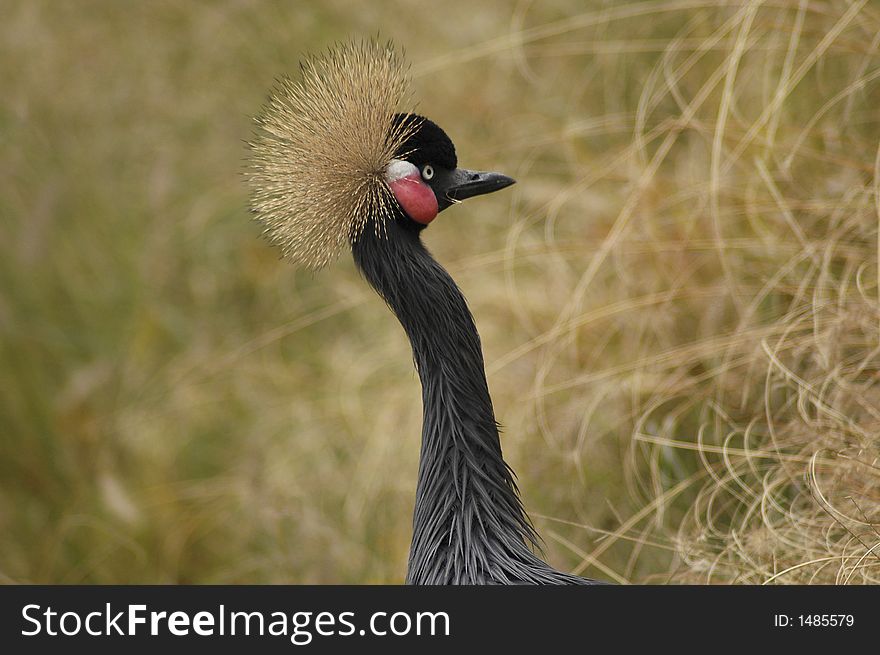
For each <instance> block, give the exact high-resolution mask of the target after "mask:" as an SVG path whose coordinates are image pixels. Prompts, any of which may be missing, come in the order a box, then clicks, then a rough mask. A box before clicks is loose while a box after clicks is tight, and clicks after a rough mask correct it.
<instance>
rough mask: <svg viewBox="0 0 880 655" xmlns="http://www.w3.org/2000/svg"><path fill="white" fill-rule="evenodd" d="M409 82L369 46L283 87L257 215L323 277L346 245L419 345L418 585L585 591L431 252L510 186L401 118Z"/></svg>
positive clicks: (414, 569) (462, 310)
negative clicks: (448, 222) (434, 225)
mask: <svg viewBox="0 0 880 655" xmlns="http://www.w3.org/2000/svg"><path fill="white" fill-rule="evenodd" d="M401 76H402V72H401V68H400V63H399V60H398V59H397V58H396V55H395V53H393V51H391V50H390V48H387V47H386V48H384V49H383V48H382V47H379V46H377V45H376V44H369V43H368V44H362V45H361V46H360V47H357V46H355V47H343V48H342V49H341V50H339V51H338V52H333V53H331V54H330V55H329V56H328V57H327V58H326V59H325V60H318V61H315V62H311V63H309V64H308V65H307V66H306V67H305V69H304V77H305V80H306V82H304V83H303V84H300V85H294V84H292V83H289V82H285V83H283V85H282V87H281V89H280V91H279V92H278V94H277V95H276V96H274V97H273V98H271V99H270V104H269V105H268V106H267V109H266V111H265V114H264V115H263V116H261V117H260V124H261V125H262V126H263V128H264V129H265V131H266V134H264V135H262V136H260V138H258V140H257V141H256V142H255V143H254V144H252V147H253V150H254V153H255V156H254V162H255V164H254V167H253V168H254V173H253V174H252V177H251V179H252V181H253V183H254V187H255V193H254V210H255V212H256V213H257V216H258V218H260V220H261V221H263V223H264V224H265V225H266V228H267V233H268V234H269V237H270V238H271V239H273V240H274V241H275V242H276V243H278V244H279V245H280V246H281V247H282V249H283V250H284V252H285V254H287V255H288V256H289V257H291V259H293V260H294V261H297V262H299V263H303V264H305V265H309V266H312V267H313V268H317V267H320V266H323V265H324V264H325V263H326V262H327V261H329V260H330V258H332V256H333V254H334V252H333V251H335V249H337V247H338V244H339V243H340V239H347V240H348V241H349V243H350V245H351V248H352V253H353V256H354V260H355V263H356V265H357V267H358V269H359V270H360V271H361V273H362V274H363V276H364V278H365V279H366V280H367V281H368V282H369V283H370V285H372V287H373V288H374V289H375V290H376V291H377V292H378V293H379V295H380V296H381V297H382V298H383V299H384V300H385V302H386V303H387V304H388V306H389V307H390V308H391V310H392V311H393V312H394V314H395V315H396V316H397V318H398V320H399V321H400V323H401V325H402V326H403V329H404V331H405V332H406V335H407V337H408V338H409V340H410V343H411V345H412V352H413V360H414V363H415V366H416V369H417V371H418V374H419V378H420V381H421V385H422V402H423V427H422V441H421V458H420V461H419V472H418V482H417V486H416V498H415V512H414V518H413V539H412V545H411V547H410V555H409V566H408V572H407V582H408V583H411V584H590V583H592V582H593V581H592V580H588V579H584V578H579V577H577V576H573V575H569V574H566V573H561V572H559V571H557V570H555V569H553V568H552V567H550V566H549V565H548V564H546V563H545V562H544V561H542V560H541V559H540V558H539V557H537V556H536V555H535V554H534V552H533V550H532V549H533V548H536V547H537V546H538V537H537V535H536V534H535V531H534V529H533V528H532V525H531V523H530V522H529V519H528V517H527V515H526V513H525V511H524V509H523V506H522V502H521V500H520V497H519V493H518V491H517V487H516V483H515V481H514V475H513V472H512V471H511V469H510V468H509V467H508V465H507V464H506V463H505V461H504V458H503V457H502V454H501V442H500V439H499V433H498V424H497V423H496V421H495V412H494V409H493V407H492V399H491V397H490V395H489V388H488V385H487V383H486V375H485V370H484V365H483V353H482V348H481V344H480V337H479V334H478V333H477V329H476V326H475V324H474V319H473V316H472V315H471V312H470V310H469V309H468V306H467V302H466V301H465V298H464V296H463V295H462V293H461V291H460V290H459V288H458V286H457V285H456V284H455V282H454V281H453V280H452V278H451V277H450V276H449V274H448V273H447V272H446V271H445V270H444V269H443V267H442V266H440V264H439V263H437V261H436V260H435V259H434V258H433V257H432V256H431V255H430V253H429V252H428V250H427V249H426V248H425V247H424V245H423V244H422V241H421V236H420V235H421V232H422V230H424V229H425V227H427V226H428V225H429V224H430V223H431V222H432V221H433V220H434V219H435V218H436V217H437V215H438V214H439V213H440V212H442V211H443V210H444V209H446V208H448V207H450V206H451V205H453V204H455V203H457V202H459V201H461V200H464V199H466V198H469V197H472V196H476V195H480V194H484V193H491V192H493V191H497V190H499V189H502V188H504V187H506V186H509V185H511V184H513V183H514V181H513V180H512V179H511V178H509V177H507V176H505V175H501V174H500V173H487V172H479V171H469V170H466V169H462V168H459V167H458V160H457V156H456V152H455V147H454V145H453V144H452V141H451V140H450V139H449V137H448V136H447V135H446V133H445V132H444V131H443V130H442V129H441V128H440V127H438V126H437V125H436V124H435V123H433V122H432V121H430V120H428V119H426V118H424V117H422V116H417V115H415V114H408V113H396V112H395V111H394V105H395V103H396V102H397V101H398V100H399V99H400V96H401V93H402V89H403V87H404V86H405V85H404V84H403V83H402V79H401ZM361 123H366V125H365V126H363V127H361V126H360V124H361ZM317 126H321V127H320V133H319V134H317V137H316V129H318V128H317ZM328 126H330V127H328ZM333 126H335V127H333ZM336 131H341V132H342V133H343V134H341V135H337V134H336V133H335V132H336ZM359 133H360V134H362V135H363V139H362V141H363V143H361V141H360V140H359V139H358V138H357V137H358V134H359ZM383 135H384V136H383ZM334 140H335V141H334ZM334 157H338V158H340V160H341V161H340V163H339V165H338V166H336V165H335V164H334ZM311 171H316V172H317V173H318V175H317V176H316V175H314V174H311V176H310V172H311ZM339 175H344V176H345V179H343V180H339V179H338V176H339ZM316 177H318V178H319V179H316ZM340 194H343V195H344V197H339V195H340ZM325 213H327V214H330V215H329V216H325V215H324V214H325ZM322 221H323V222H322Z"/></svg>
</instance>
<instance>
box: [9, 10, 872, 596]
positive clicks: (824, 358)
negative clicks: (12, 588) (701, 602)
mask: <svg viewBox="0 0 880 655" xmlns="http://www.w3.org/2000/svg"><path fill="white" fill-rule="evenodd" d="M2 13H3V21H2V24H0V54H2V58H0V70H2V79H3V80H4V87H3V93H2V94H0V139H2V144H3V148H2V151H3V156H2V158H0V335H2V339H0V367H2V368H0V376H2V377H0V380H2V389H3V393H2V394H0V535H2V536H0V576H2V579H4V580H6V581H15V582H52V583H79V582H95V583H122V582H125V583H128V582H145V583H154V582H174V583H186V582H200V583H206V582H212V583H219V582H234V583H238V582H298V583H299V582H301V583H329V582H338V583H362V582H364V583H380V582H401V581H402V580H403V576H404V572H405V564H406V555H407V549H408V545H409V538H410V526H411V511H412V502H413V493H414V486H415V475H416V467H417V457H418V437H419V433H420V419H421V408H420V395H419V388H418V381H417V378H416V376H415V374H414V372H413V371H412V364H411V358H410V353H409V347H408V345H407V343H406V340H405V338H404V335H403V332H402V330H400V328H399V326H398V325H397V323H396V322H395V320H394V318H393V317H392V316H391V315H390V313H389V312H388V311H387V310H386V308H385V307H384V305H383V304H382V303H381V302H380V301H379V300H378V299H377V298H376V297H374V295H373V294H372V292H371V291H370V290H369V289H368V288H367V287H366V285H365V284H364V283H363V282H362V281H361V280H360V279H359V278H358V276H357V274H356V272H355V270H354V268H353V266H352V264H351V262H350V261H349V259H348V258H346V257H343V258H342V260H341V261H340V262H339V264H338V265H336V266H334V267H331V268H330V269H328V270H326V271H324V272H322V273H321V274H320V275H311V274H308V273H303V272H299V271H296V270H293V268H292V267H291V266H289V265H287V264H285V263H284V262H282V261H280V260H279V258H278V254H277V252H276V251H274V250H273V249H271V248H270V247H269V246H268V245H266V244H265V243H264V242H263V241H262V240H261V239H260V238H259V230H258V228H257V226H256V225H254V224H253V223H252V222H251V221H250V218H249V214H248V212H247V210H246V205H247V191H246V188H245V185H244V184H243V180H242V170H243V160H244V158H245V156H246V148H245V146H244V140H245V139H247V138H248V137H249V135H250V134H251V131H252V122H251V121H252V119H251V117H252V116H253V115H254V114H255V113H256V112H257V111H258V109H259V107H260V105H261V103H262V102H263V100H264V98H265V95H266V93H267V91H268V90H269V88H270V87H271V86H272V84H273V80H274V79H275V78H276V77H277V76H280V75H282V74H286V73H288V74H295V73H296V71H297V65H298V61H299V59H300V58H301V56H302V55H303V54H304V53H307V52H312V51H315V50H320V49H323V48H324V47H326V46H328V45H330V44H332V42H334V41H335V40H346V39H349V38H351V37H362V36H370V35H376V34H377V33H378V34H379V35H380V36H381V37H382V38H391V39H393V40H394V41H395V42H396V43H397V44H398V45H399V46H402V47H403V48H404V49H405V50H406V52H407V55H408V57H409V59H410V60H411V62H412V64H413V76H414V86H415V96H416V97H417V98H418V100H419V105H418V107H417V109H418V110H420V111H421V112H422V113H424V114H426V115H428V116H429V117H431V118H432V119H434V120H436V121H437V122H438V123H439V124H440V125H442V126H443V127H444V128H445V129H446V130H447V131H448V132H449V134H450V135H451V136H452V138H453V140H454V141H455V142H456V144H457V147H458V150H459V159H460V161H461V162H462V164H463V165H466V166H469V167H472V168H493V169H497V170H502V171H504V172H507V173H509V174H511V175H513V176H514V177H516V178H517V179H518V181H519V184H518V185H517V186H515V187H513V188H512V189H511V190H509V191H506V192H504V193H501V194H498V195H497V196H491V197H487V198H484V199H480V200H479V201H473V204H468V205H465V206H463V207H461V208H458V209H453V210H450V211H449V212H448V213H445V214H444V215H443V216H442V219H441V220H438V221H437V222H436V223H435V224H434V225H433V226H432V227H431V229H430V230H429V231H428V232H427V233H426V240H427V242H428V245H429V247H430V248H431V249H432V250H433V251H434V253H435V255H436V256H437V258H438V259H439V260H440V261H441V262H443V263H444V264H445V265H447V267H448V268H449V270H450V272H451V273H452V274H453V276H454V277H455V278H456V279H457V280H458V281H459V283H460V285H461V287H462V288H463V290H464V292H465V294H466V295H467V297H468V299H469V301H470V303H471V307H472V309H473V312H474V314H475V317H476V320H477V324H478V326H479V328H480V330H481V333H482V336H483V342H484V347H485V350H486V357H487V367H488V373H489V383H490V387H491V389H492V391H493V397H494V401H495V406H496V411H497V413H498V418H499V420H500V421H501V423H502V424H503V425H504V435H503V445H504V449H505V455H506V457H507V459H508V461H509V462H510V464H511V465H512V466H513V468H514V469H515V470H516V471H517V472H518V474H519V479H520V483H521V489H522V492H523V497H524V499H525V503H526V506H527V508H528V509H529V511H530V512H531V514H532V516H533V518H534V519H535V522H536V525H537V527H538V530H539V532H540V533H541V534H542V535H543V536H544V538H545V540H546V542H547V544H546V552H547V557H548V559H549V560H550V561H551V562H552V563H553V564H554V565H556V566H557V567H559V568H562V569H565V570H575V571H577V572H578V573H583V574H586V575H591V576H596V577H602V578H605V579H612V580H616V581H632V582H657V581H665V580H685V581H725V582H733V581H746V582H761V581H768V580H773V581H781V582H797V581H803V582H814V581H845V582H854V581H874V578H873V577H872V572H873V571H876V567H877V563H878V560H877V554H876V552H875V551H876V548H875V547H876V545H877V544H878V543H880V535H878V532H877V524H878V522H880V497H878V492H877V491H876V489H877V488H878V487H880V484H878V483H880V479H878V467H877V461H878V458H880V443H878V434H880V429H878V428H880V395H878V393H877V379H878V355H880V349H878V346H880V340H878V312H877V309H878V305H877V204H878V194H877V185H878V175H877V172H876V170H875V169H876V161H877V158H878V142H880V120H878V119H880V116H878V113H877V112H878V110H877V107H878V106H880V92H878V85H877V80H878V79H880V54H878V46H880V10H878V8H877V7H876V5H874V4H872V3H868V2H865V1H859V2H849V1H846V0H828V1H826V2H813V1H806V0H804V1H802V2H798V1H797V0H777V1H775V2H747V1H744V0H742V1H731V2H723V1H720V0H715V1H708V0H706V1H701V0H665V1H660V2H628V3H618V2H602V1H599V0H593V1H586V2H575V1H574V0H553V1H548V2H540V3H538V2H519V3H509V2H484V3H474V2H464V1H458V0H455V1H451V2H448V3H444V5H443V8H442V9H441V8H439V5H438V6H429V5H426V4H425V3H409V2H381V3H348V2H322V3H293V2H290V3H285V2H248V1H227V2H213V3H199V4H195V3H176V2H152V3H136V4H129V3H115V2H81V3H54V2H48V1H46V2H40V1H36V2H35V1H27V2H25V1H22V2H11V1H7V2H4V6H3V12H2Z"/></svg>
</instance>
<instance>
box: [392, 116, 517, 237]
mask: <svg viewBox="0 0 880 655" xmlns="http://www.w3.org/2000/svg"><path fill="white" fill-rule="evenodd" d="M394 125H395V126H403V128H404V129H405V131H406V132H407V134H408V135H409V136H408V137H407V139H406V141H404V143H403V144H401V146H400V147H399V148H398V151H397V152H396V153H395V157H394V159H392V160H391V162H390V163H389V164H388V166H387V167H386V169H385V180H386V182H387V183H388V186H389V188H390V189H391V192H392V193H393V194H394V198H395V199H396V200H397V202H398V204H399V205H400V207H401V209H402V210H403V212H404V214H405V215H406V217H407V218H409V219H410V220H412V221H414V222H416V223H418V224H419V225H421V226H423V227H424V226H427V225H428V224H429V223H430V222H431V221H433V220H434V219H435V218H436V217H437V214H438V213H440V212H441V211H443V210H444V209H446V208H447V207H450V206H452V205H453V204H455V203H458V202H461V201H462V200H464V199H466V198H472V197H473V196H478V195H483V194H485V193H492V192H493V191H498V190H500V189H503V188H505V187H507V186H510V185H511V184H513V183H514V180H513V179H512V178H510V177H508V176H506V175H503V174H501V173H494V172H490V171H472V170H469V169H467V168H459V167H458V158H457V156H456V154H455V146H454V145H453V143H452V140H451V139H450V138H449V137H448V136H447V135H446V132H444V131H443V130H442V129H441V128H440V126H438V125H437V124H436V123H434V122H433V121H431V120H429V119H427V118H425V117H424V116H419V115H417V114H396V115H395V116H394Z"/></svg>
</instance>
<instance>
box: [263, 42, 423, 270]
mask: <svg viewBox="0 0 880 655" xmlns="http://www.w3.org/2000/svg"><path fill="white" fill-rule="evenodd" d="M300 67H301V69H302V77H301V79H300V81H296V82H295V81H293V80H291V79H290V78H283V79H281V80H279V82H278V84H277V85H276V87H275V88H274V89H273V91H272V93H271V94H270V96H269V99H268V101H267V103H266V104H265V106H264V107H263V109H262V111H261V112H260V114H259V115H258V116H257V117H256V123H257V132H256V134H255V136H254V138H253V140H252V141H251V142H250V143H249V144H248V145H249V146H250V150H251V157H250V161H249V166H248V172H247V177H248V180H249V182H250V185H251V208H252V210H253V212H254V214H255V215H256V218H257V220H258V221H259V222H260V223H261V224H262V225H263V228H264V234H265V235H266V236H267V237H268V239H269V240H270V241H271V242H272V243H274V244H276V245H278V246H279V247H280V248H281V251H282V253H283V255H284V256H285V257H286V258H287V259H289V260H290V261H292V262H294V263H296V264H298V265H301V266H305V267H308V268H311V269H315V270H316V269H320V268H323V267H324V266H326V265H327V264H329V263H330V262H332V261H333V260H334V259H335V258H336V257H337V256H338V254H339V251H340V250H341V248H342V247H343V245H345V244H346V243H347V242H349V241H352V240H356V239H357V238H358V237H359V236H360V234H361V233H362V232H363V230H364V227H365V225H366V223H367V221H368V219H369V218H371V217H372V218H374V219H375V224H376V229H377V230H381V229H383V226H384V225H385V221H386V220H389V219H390V217H391V215H392V212H393V209H394V206H395V205H394V203H395V200H394V197H393V195H392V193H391V190H390V189H389V188H388V184H387V182H386V181H385V168H386V166H388V164H389V163H390V162H391V160H392V159H393V158H394V156H395V154H396V153H397V152H398V151H399V150H400V148H401V147H402V146H403V144H404V143H405V142H406V140H407V138H408V137H409V136H410V135H411V134H412V132H413V131H414V130H416V129H418V124H417V123H415V122H414V121H394V115H395V113H396V112H397V111H400V108H401V107H402V106H403V104H404V103H405V102H406V101H407V100H409V79H408V75H407V72H408V68H407V66H406V65H405V63H404V61H403V58H402V57H401V56H400V55H399V54H398V52H397V51H396V49H395V48H394V46H393V44H392V43H390V42H388V43H386V44H380V43H378V42H375V41H363V42H360V43H348V44H343V45H338V46H337V47H335V48H334V49H332V50H330V51H329V52H327V53H326V54H325V55H323V56H315V57H310V58H309V59H307V60H306V61H304V62H303V63H302V64H301V65H300Z"/></svg>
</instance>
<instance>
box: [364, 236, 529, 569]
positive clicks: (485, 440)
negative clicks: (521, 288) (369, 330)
mask: <svg viewBox="0 0 880 655" xmlns="http://www.w3.org/2000/svg"><path fill="white" fill-rule="evenodd" d="M386 231H387V234H386V235H385V236H376V234H375V231H374V228H373V226H372V225H367V227H366V230H365V231H364V233H363V235H362V236H361V237H360V238H359V239H358V240H357V242H356V243H354V244H353V245H352V251H353V253H354V259H355V263H356V264H357V266H358V268H359V269H360V271H361V273H362V274H363V275H364V277H365V278H366V279H367V281H368V282H369V283H370V284H371V285H372V286H373V288H375V290H376V291H377V292H378V293H379V295H381V296H382V298H384V299H385V301H386V303H387V304H388V306H389V307H390V308H391V310H392V311H393V312H394V314H395V315H396V316H397V318H398V320H399V321H400V323H401V325H402V326H403V329H404V330H405V331H406V334H407V336H408V337H409V340H410V343H411V344H412V350H413V359H414V362H415V366H416V369H417V371H418V374H419V378H420V380H421V383H422V403H423V427H422V448H421V459H420V462H419V475H418V484H417V489H416V503H415V515H414V518H413V541H412V546H411V549H410V557H409V570H408V574H407V582H409V583H415V584H444V583H483V582H511V581H515V580H516V579H517V578H518V577H520V576H519V573H520V569H522V568H523V567H528V566H532V565H534V564H537V563H540V564H541V565H543V566H546V565H544V564H543V562H540V560H538V559H537V558H536V557H535V556H534V555H533V554H532V552H531V550H530V548H529V544H535V543H536V536H535V533H534V531H533V530H532V527H531V525H530V523H529V520H528V517H527V516H526V514H525V511H524V510H523V507H522V503H521V502H520V499H519V495H518V493H517V489H516V483H515V482H514V476H513V473H512V472H511V470H510V468H509V467H508V466H507V464H506V463H505V462H504V459H503V458H502V455H501V443H500V441H499V438H498V425H497V423H496V422H495V414H494V411H493V408H492V399H491V397H490V396H489V389H488V386H487V384H486V375H485V372H484V366H483V353H482V349H481V346H480V337H479V334H478V333H477V329H476V326H475V325H474V320H473V317H472V315H471V313H470V310H469V309H468V307H467V303H466V301H465V299H464V296H463V295H462V293H461V291H460V290H459V288H458V286H457V285H456V284H455V282H454V281H453V280H452V278H451V277H450V276H449V274H448V273H447V272H446V271H445V270H444V269H443V267H442V266H440V264H438V263H437V262H436V261H435V260H434V258H433V257H432V256H431V255H430V253H429V252H428V251H427V250H426V249H425V247H424V245H423V244H422V242H421V240H420V239H419V230H418V228H415V227H413V226H410V225H408V224H407V223H406V222H405V221H404V220H397V221H389V223H388V225H387V230H386ZM508 569H509V570H508Z"/></svg>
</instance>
